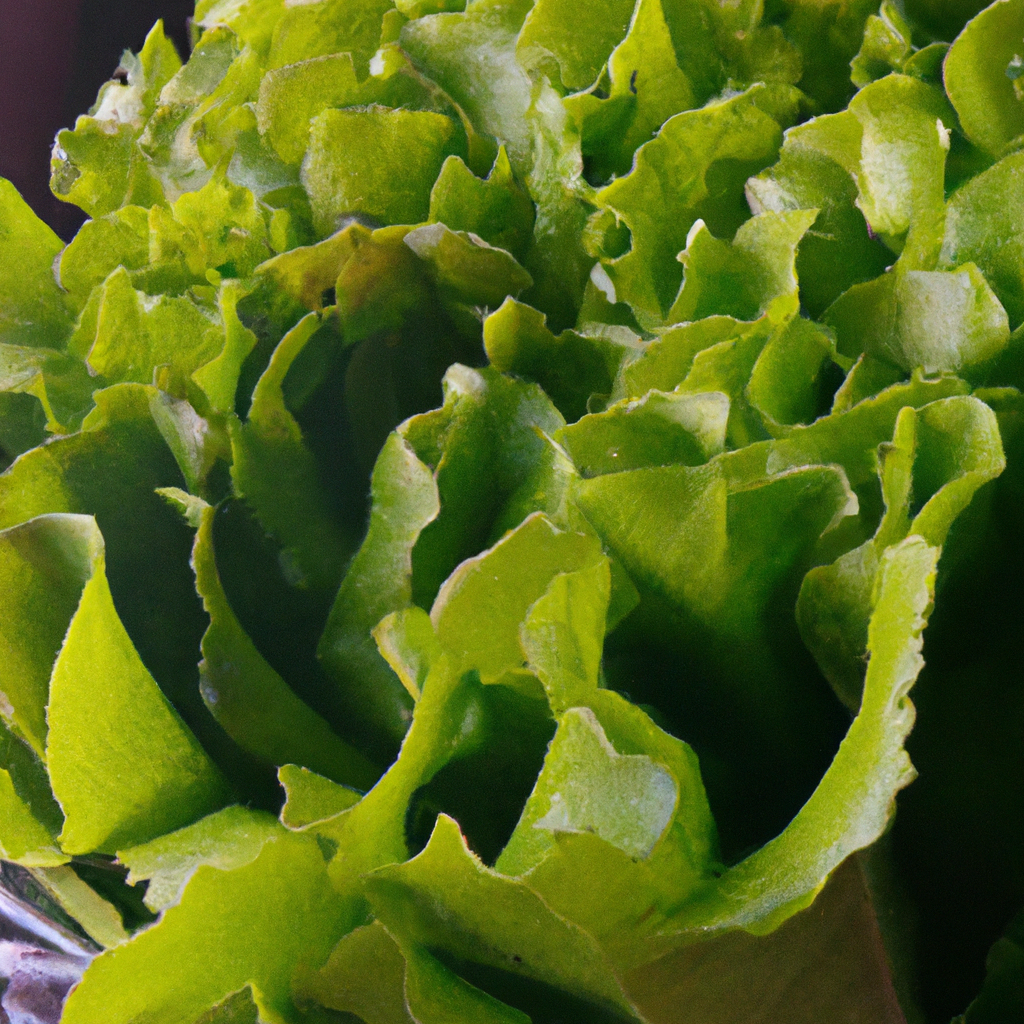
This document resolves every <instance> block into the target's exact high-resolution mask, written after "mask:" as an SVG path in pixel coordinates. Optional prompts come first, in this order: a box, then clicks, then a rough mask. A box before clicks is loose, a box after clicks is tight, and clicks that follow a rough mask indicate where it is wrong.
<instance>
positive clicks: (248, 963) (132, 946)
mask: <svg viewBox="0 0 1024 1024" xmlns="http://www.w3.org/2000/svg"><path fill="white" fill-rule="evenodd" d="M346 914H347V908H346V906H345V901H344V900H343V899H342V897H340V896H338V895H337V894H335V893H334V892H333V890H332V889H331V887H330V885H329V884H328V882H327V872H326V868H325V866H324V861H323V856H322V855H321V852H320V849H319V847H318V846H317V844H316V842H315V841H314V840H313V839H312V838H311V837H309V836H297V835H283V836H280V837H278V838H274V839H271V840H269V841H268V842H267V843H265V844H264V846H263V848H262V850H261V851H260V853H259V855H258V856H257V857H256V858H255V859H254V860H252V861H250V862H249V863H248V864H244V865H243V866H240V867H236V868H235V869H234V870H222V869H220V868H217V867H214V866H212V865H210V864H201V865H200V866H199V868H198V869H197V870H196V872H195V874H194V875H193V877H192V880H191V882H190V883H189V884H188V886H187V887H186V889H185V892H184V893H183V895H182V897H181V901H180V903H178V904H177V905H176V906H174V907H171V908H170V909H168V910H167V911H166V912H165V914H164V916H163V918H162V919H161V921H160V922H159V924H157V925H156V926H154V927H153V928H150V929H147V930H146V931H144V932H142V933H141V934H139V935H138V936H136V937H135V938H134V939H133V940H132V941H131V942H129V943H126V944H124V945H122V946H119V947H117V948H116V949H112V950H110V951H108V952H107V953H105V954H104V955H102V956H100V957H98V958H97V959H96V960H95V961H93V963H92V964H91V966H90V967H89V969H88V971H86V974H85V976H84V977H83V979H82V981H81V982H80V983H79V984H78V986H77V987H76V988H75V990H74V992H73V994H72V995H71V996H70V997H69V999H68V1002H67V1005H66V1006H65V1008H64V1015H63V1020H64V1021H65V1022H67V1024H76V1022H77V1024H87V1022H92V1021H95V1022H97V1024H98V1022H100V1021H103V1022H105V1024H115V1022H119V1021H120V1022H124V1024H128V1021H131V1020H134V1019H137V1017H138V1015H139V1014H140V1013H154V1012H156V1013H160V1014H161V1015H162V1016H163V1017H164V1018H165V1019H166V1020H167V1021H168V1022H170V1021H176V1022H181V1024H186V1022H188V1024H192V1022H194V1021H195V1020H196V1018H197V1017H199V1015H200V1014H202V1013H203V1012H204V1011H206V1010H208V1009H210V1008H211V1007H212V1006H213V1005H214V1004H216V1003H218V1002H220V1001H221V1000H223V999H224V998H225V997H226V996H229V995H231V994H232V993H234V992H237V991H238V990H239V989H241V988H242V987H244V986H246V985H251V986H252V993H253V998H254V1001H255V1002H256V1005H257V1006H258V1007H259V1010H260V1012H261V1014H264V1015H265V1017H266V1019H267V1020H268V1022H270V1024H285V1022H287V1021H294V1020H295V1019H296V1010H295V1007H294V1004H293V1002H292V999H291V992H290V989H291V977H292V974H293V972H294V971H295V969H296V967H298V966H300V965H307V966H310V967H315V966H319V964H320V963H321V962H322V961H323V960H325V959H326V957H327V955H328V953H329V952H330V950H331V947H332V946H333V945H334V943H335V942H336V941H337V939H338V937H339V934H340V933H341V932H342V931H343V929H344V923H343V922H344V920H345V917H346Z"/></svg>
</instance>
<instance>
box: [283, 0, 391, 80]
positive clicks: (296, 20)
mask: <svg viewBox="0 0 1024 1024" xmlns="http://www.w3.org/2000/svg"><path fill="white" fill-rule="evenodd" d="M390 7H391V3H390V2H389V0H357V2H355V3H350V4H346V5H344V6H343V7H342V6H339V5H337V4H300V5H298V6H294V7H289V6H287V5H286V6H285V10H284V14H283V16H282V17H281V19H280V21H278V22H277V24H276V25H275V26H274V35H273V39H272V41H271V45H270V54H269V57H268V61H269V64H270V67H272V68H279V67H283V66H284V65H285V64H292V63H294V62H295V61H299V60H305V59H307V58H309V57H319V56H321V55H322V54H327V53H341V52H349V53H351V54H352V56H353V57H354V58H355V59H356V60H357V61H358V62H359V72H360V75H362V74H363V71H364V68H365V65H366V62H367V61H369V59H370V57H371V55H372V54H373V52H374V51H375V50H376V49H377V47H378V46H379V45H380V37H381V21H382V19H383V17H384V13H385V11H387V10H389V9H390Z"/></svg>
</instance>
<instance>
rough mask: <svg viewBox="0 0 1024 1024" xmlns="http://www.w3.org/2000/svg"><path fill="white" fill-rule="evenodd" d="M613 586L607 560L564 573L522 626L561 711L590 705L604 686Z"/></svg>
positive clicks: (535, 665)
mask: <svg viewBox="0 0 1024 1024" xmlns="http://www.w3.org/2000/svg"><path fill="white" fill-rule="evenodd" d="M611 585H612V581H611V572H610V570H609V567H608V562H607V561H604V560H602V561H599V562H595V563H594V564H593V565H591V566H587V567H586V568H584V569H578V570H576V571H575V572H565V573H559V575H557V576H556V577H555V578H554V579H553V580H552V581H551V583H550V584H549V585H548V588H547V590H545V591H544V595H543V596H542V597H539V598H538V599H537V600H536V601H534V603H533V604H532V605H531V606H530V610H529V612H528V613H527V616H526V618H525V620H524V621H523V624H522V626H520V629H519V642H520V644H521V645H522V648H523V653H524V654H525V655H526V659H527V662H528V664H529V666H530V668H531V670H532V671H534V672H536V674H537V677H538V678H539V679H540V681H541V683H542V684H543V685H544V692H545V693H546V694H547V698H548V703H549V704H550V705H551V710H552V711H554V712H555V714H561V713H562V712H563V711H566V710H567V709H568V708H570V707H575V706H578V705H582V704H586V702H587V699H588V698H589V697H590V696H591V694H592V693H593V692H594V691H595V690H596V689H597V687H598V677H599V673H600V670H601V654H602V651H603V648H604V633H605V623H606V621H607V617H608V606H609V603H610V601H611Z"/></svg>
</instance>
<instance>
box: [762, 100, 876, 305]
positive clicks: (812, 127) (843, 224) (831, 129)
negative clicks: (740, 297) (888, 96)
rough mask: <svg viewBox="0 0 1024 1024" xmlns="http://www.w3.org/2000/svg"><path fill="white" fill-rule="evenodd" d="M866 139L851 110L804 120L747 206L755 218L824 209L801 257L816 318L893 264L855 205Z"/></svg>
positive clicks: (799, 269)
mask: <svg viewBox="0 0 1024 1024" xmlns="http://www.w3.org/2000/svg"><path fill="white" fill-rule="evenodd" d="M862 135H863V131H862V128H861V125H860V122H859V121H858V120H857V118H856V117H855V116H854V115H853V114H852V113H851V112H850V111H843V112H842V113H840V114H825V115H823V116H821V117H816V118H813V119H811V120H810V121H805V122H804V123H803V124H801V125H798V126H796V127H795V128H790V129H789V131H787V132H786V137H785V142H784V144H783V147H782V152H781V154H780V156H779V161H778V163H776V164H775V165H774V166H773V167H770V168H769V169H768V170H766V171H763V172H762V173H761V174H759V175H758V176H757V177H754V178H751V179H750V180H749V181H748V182H747V188H746V192H747V200H748V202H749V203H750V208H751V210H753V212H754V213H755V214H758V213H763V212H765V211H768V210H774V211H777V212H782V211H784V210H806V209H817V210H819V213H818V219H817V220H816V221H815V223H814V227H813V228H812V229H811V230H810V231H808V233H807V234H806V235H805V236H804V237H803V239H802V240H801V242H800V248H799V250H798V251H797V258H796V273H797V276H798V277H799V279H800V298H801V302H802V303H803V305H804V306H805V307H806V308H807V309H808V310H809V311H810V312H811V313H812V315H818V314H820V313H821V311H822V310H823V309H825V308H826V307H827V306H828V305H829V304H830V303H831V302H832V301H833V300H834V299H836V298H837V297H838V296H839V295H840V294H841V293H842V292H844V291H845V290H846V289H847V288H849V287H850V285H852V284H855V283H856V282H858V281H866V280H868V279H869V278H872V277H876V276H877V275H878V274H880V273H881V272H882V271H883V270H884V269H885V268H886V266H888V265H889V264H890V263H891V262H892V254H891V250H889V249H888V248H887V247H886V246H885V245H883V244H882V242H881V241H879V240H876V239H875V238H873V237H872V236H870V235H869V233H868V227H867V224H866V222H865V220H864V215H863V213H862V212H861V210H860V209H859V208H858V207H857V205H856V200H857V196H858V188H857V185H856V183H855V181H854V178H853V175H854V173H855V168H856V165H857V163H858V161H859V157H860V149H861V141H862Z"/></svg>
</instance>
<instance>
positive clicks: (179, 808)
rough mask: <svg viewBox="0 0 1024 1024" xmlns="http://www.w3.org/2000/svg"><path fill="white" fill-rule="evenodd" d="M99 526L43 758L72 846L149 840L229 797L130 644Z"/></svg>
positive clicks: (54, 690) (104, 848)
mask: <svg viewBox="0 0 1024 1024" xmlns="http://www.w3.org/2000/svg"><path fill="white" fill-rule="evenodd" d="M94 530H95V533H94V535H93V537H92V538H91V539H90V545H89V547H90V555H91V576H90V578H89V580H88V582H87V583H86V584H85V588H84V589H83V590H82V596H81V600H80V602H79V604H78V609H77V611H76V612H75V615H74V618H73V619H72V620H71V625H70V626H69V627H68V632H67V636H66V637H65V639H64V645H63V647H62V648H61V651H60V654H59V655H58V657H57V660H56V663H55V664H54V666H53V675H52V677H51V680H50V694H49V706H48V709H47V720H48V723H49V732H48V735H47V740H46V761H47V767H48V769H49V772H50V780H51V782H52V784H53V792H54V795H55V796H56V797H57V799H58V800H59V801H60V804H61V807H62V808H63V810H64V815H65V820H64V829H63V831H62V832H61V836H60V841H61V845H62V846H63V847H64V849H65V850H66V851H67V852H69V853H90V852H92V851H100V852H105V853H112V852H113V851H114V850H115V849H117V848H119V847H122V846H125V845H130V844H133V843H139V842H145V841H146V840H148V839H151V838H153V837H154V836H158V835H161V834H162V833H164V832H168V831H171V830H172V829H174V828H177V827H181V826H182V825H185V824H187V823H188V822H190V821H194V820H195V819H196V818H199V817H201V816H202V815H203V814H204V813H207V812H209V811H211V810H213V809H214V808H216V807H217V806H219V805H220V804H223V803H224V801H225V798H226V796H227V791H226V785H225V782H224V779H223V777H222V776H221V775H220V773H219V771H218V770H217V769H216V768H215V767H214V765H213V763H212V762H211V761H210V760H209V758H208V757H207V756H206V754H205V753H204V752H203V749H202V747H200V746H199V744H198V742H197V741H196V738H195V736H193V735H192V733H191V732H190V731H189V729H188V727H187V726H186V725H185V724H184V723H183V722H182V721H181V719H180V718H179V717H178V715H177V713H176V712H175V711H174V709H173V708H172V707H171V705H170V704H169V703H168V701H167V698H166V697H164V695H163V694H162V693H161V692H160V689H159V687H158V686H157V684H156V682H155V681H154V680H153V677H152V676H151V675H150V674H149V672H148V671H147V670H146V668H145V666H144V665H143V664H142V661H141V660H140V658H139V656H138V654H137V653H136V651H135V648H134V647H133V646H132V642H131V640H130V639H129V638H128V634H127V633H126V632H125V629H124V626H123V625H122V624H121V620H120V619H119V618H118V615H117V612H116V611H115V610H114V604H113V600H112V599H111V596H110V587H109V585H108V583H107V577H106V573H105V559H104V546H103V538H102V537H101V536H100V534H99V531H98V530H96V528H95V527H94ZM86 722H87V723H88V728H85V727H84V723H86ZM126 722H130V723H132V728H131V730H130V731H126V729H125V723H126Z"/></svg>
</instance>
